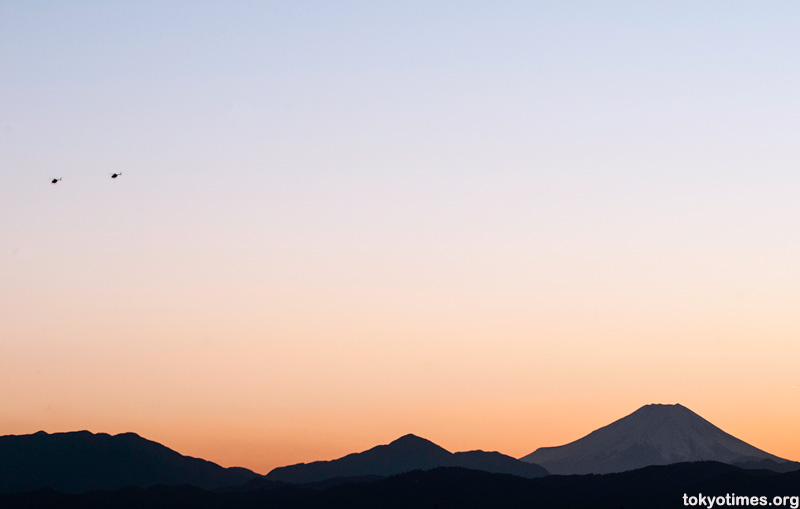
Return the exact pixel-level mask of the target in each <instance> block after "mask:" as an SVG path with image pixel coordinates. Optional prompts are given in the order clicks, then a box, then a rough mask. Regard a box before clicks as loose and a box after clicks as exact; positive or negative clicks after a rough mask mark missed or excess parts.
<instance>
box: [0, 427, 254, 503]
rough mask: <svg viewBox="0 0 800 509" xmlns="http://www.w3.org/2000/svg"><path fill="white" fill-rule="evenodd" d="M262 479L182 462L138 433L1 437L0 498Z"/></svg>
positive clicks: (215, 485) (180, 457) (212, 485)
mask: <svg viewBox="0 0 800 509" xmlns="http://www.w3.org/2000/svg"><path fill="white" fill-rule="evenodd" d="M255 477H260V476H259V475H258V474H256V473H255V472H251V471H250V470H247V469H246V468H223V467H221V466H219V465H217V464H215V463H211V462H210V461H206V460H202V459H198V458H191V457H188V456H183V455H181V454H178V453H177V452H175V451H173V450H172V449H169V448H167V447H164V446H163V445H161V444H159V443H157V442H152V441H150V440H146V439H144V438H142V437H140V436H139V435H136V434H135V433H122V434H120V435H114V436H112V435H108V434H106V433H97V434H95V433H90V432H88V431H76V432H71V433H53V434H48V433H45V432H44V431H40V432H38V433H34V434H33V435H20V436H15V435H9V436H2V437H0V493H4V492H5V493H10V492H21V491H33V490H38V489H41V488H52V489H54V490H57V491H61V492H64V493H81V492H86V491H90V490H118V489H120V488H124V487H127V486H138V487H141V488H147V487H150V486H155V485H158V484H164V485H174V486H178V485H183V484H189V485H192V486H198V487H200V488H205V489H215V488H221V487H224V486H235V485H240V484H244V483H246V482H247V481H249V480H251V479H253V478H255Z"/></svg>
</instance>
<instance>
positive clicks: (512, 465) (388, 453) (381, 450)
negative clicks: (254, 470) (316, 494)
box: [266, 435, 547, 483]
mask: <svg viewBox="0 0 800 509" xmlns="http://www.w3.org/2000/svg"><path fill="white" fill-rule="evenodd" d="M437 467H462V468H470V469H474V470H483V471H486V472H492V473H504V474H513V475H518V476H520V477H528V478H532V477H542V476H545V475H547V471H546V470H545V469H543V468H542V467H540V466H538V465H534V464H531V463H525V462H522V461H519V460H517V459H514V458H512V457H511V456H506V455H504V454H500V453H499V452H484V451H469V452H458V453H455V454H453V453H451V452H450V451H448V450H446V449H444V448H442V447H439V446H438V445H436V444H434V443H433V442H431V441H429V440H425V439H424V438H420V437H418V436H415V435H405V436H403V437H400V438H398V439H397V440H395V441H394V442H391V443H390V444H388V445H379V446H377V447H373V448H372V449H369V450H367V451H364V452H360V453H353V454H349V455H347V456H344V457H342V458H339V459H336V460H332V461H315V462H313V463H299V464H297V465H290V466H286V467H279V468H276V469H274V470H272V471H271V472H269V473H268V474H267V475H266V478H267V479H269V480H272V481H283V482H290V483H313V482H319V481H325V480H327V479H334V478H350V477H363V476H384V477H385V476H389V475H395V474H400V473H403V472H410V471H412V470H431V469H433V468H437Z"/></svg>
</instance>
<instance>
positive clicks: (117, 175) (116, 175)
mask: <svg viewBox="0 0 800 509" xmlns="http://www.w3.org/2000/svg"><path fill="white" fill-rule="evenodd" d="M120 175H122V172H119V173H112V174H111V178H112V179H115V178H117V177H119V176H120Z"/></svg>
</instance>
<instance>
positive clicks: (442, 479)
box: [0, 462, 800, 509]
mask: <svg viewBox="0 0 800 509" xmlns="http://www.w3.org/2000/svg"><path fill="white" fill-rule="evenodd" d="M798 486H800V471H796V472H790V473H777V472H770V471H765V470H743V469H740V468H737V467H734V466H731V465H726V464H722V463H717V462H698V463H678V464H674V465H666V466H654V467H647V468H643V469H639V470H633V471H629V472H622V473H618V474H605V475H570V476H560V475H551V476H546V477H541V478H535V479H525V478H522V477H517V476H513V475H506V474H491V473H488V472H481V471H477V470H468V469H463V468H453V467H441V468H436V469H433V470H427V471H422V470H415V471H412V472H407V473H404V474H398V475H395V476H391V477H387V478H382V479H379V480H376V481H373V482H366V483H353V484H344V485H336V486H332V487H330V488H328V489H324V490H317V489H311V488H307V487H305V486H304V485H283V486H277V485H276V486H275V487H273V488H271V489H258V490H255V491H238V492H219V491H215V492H212V491H206V490H202V489H200V488H197V487H192V486H154V487H151V488H147V489H142V488H125V489H122V490H118V491H113V492H109V491H95V492H90V493H83V494H79V495H74V494H63V493H58V492H55V491H53V490H40V491H37V492H32V493H18V494H11V495H9V494H0V507H3V508H4V509H5V508H8V509H15V508H25V509H32V508H42V509H44V508H63V507H73V508H107V507H125V508H128V509H133V508H147V509H153V508H171V509H174V508H182V507H185V508H190V507H191V508H194V509H199V508H208V509H211V508H228V509H229V508H234V507H235V508H240V509H244V508H253V509H263V508H265V507H269V508H270V509H295V508H298V507H302V508H307V509H374V508H376V507H379V508H381V509H406V508H409V507H420V508H428V509H433V508H436V507H438V508H440V509H449V508H459V509H484V508H487V507H502V508H504V509H530V508H537V509H565V508H569V509H589V508H591V509H619V508H620V507H625V508H637V507H642V508H644V507H646V508H648V509H671V508H676V507H684V501H683V495H684V494H688V495H689V496H692V495H698V494H699V493H704V494H714V495H724V494H729V493H736V494H744V493H746V494H748V495H758V496H763V497H766V499H765V500H767V504H766V505H769V503H770V502H771V501H772V500H773V497H775V496H782V497H785V496H787V495H790V496H792V497H793V499H792V498H790V499H786V498H782V504H781V506H782V507H786V508H795V507H798V505H797V504H798V503H800V497H798V496H797V495H795V494H796V493H797V487H798ZM744 505H745V504H739V506H740V507H741V506H744ZM696 507H701V506H699V505H696ZM702 507H707V505H706V504H703V505H702ZM715 507H717V505H715ZM720 507H723V506H720Z"/></svg>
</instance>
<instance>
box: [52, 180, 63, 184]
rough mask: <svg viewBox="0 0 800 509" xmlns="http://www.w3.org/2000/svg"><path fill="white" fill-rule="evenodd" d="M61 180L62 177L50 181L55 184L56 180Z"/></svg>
mask: <svg viewBox="0 0 800 509" xmlns="http://www.w3.org/2000/svg"><path fill="white" fill-rule="evenodd" d="M59 180H61V179H53V180H51V181H50V183H51V184H55V183H56V182H58V181H59Z"/></svg>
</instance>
